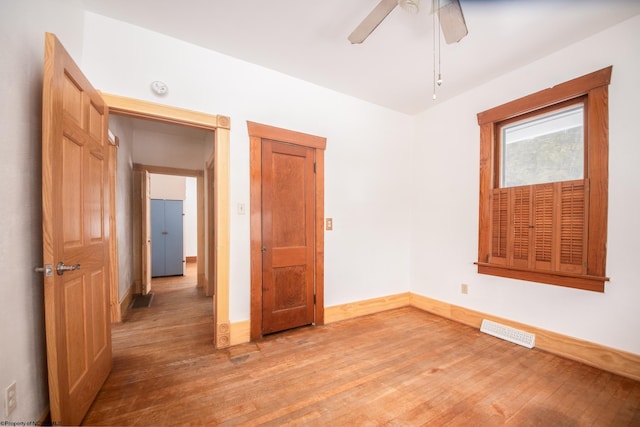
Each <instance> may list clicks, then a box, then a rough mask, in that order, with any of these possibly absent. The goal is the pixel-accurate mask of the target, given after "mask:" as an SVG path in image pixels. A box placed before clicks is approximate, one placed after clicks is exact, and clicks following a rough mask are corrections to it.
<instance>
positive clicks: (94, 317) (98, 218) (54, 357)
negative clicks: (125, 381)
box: [42, 34, 111, 425]
mask: <svg viewBox="0 0 640 427" xmlns="http://www.w3.org/2000/svg"><path fill="white" fill-rule="evenodd" d="M107 127H108V110H107V107H106V105H105V104H104V102H103V100H102V98H101V97H100V95H99V94H98V92H97V91H96V90H95V89H94V88H93V87H92V86H91V84H90V83H89V81H88V80H87V79H86V78H85V77H84V75H83V74H82V72H81V71H80V69H79V68H78V67H77V66H76V65H75V63H74V62H73V60H72V59H71V57H70V56H69V54H68V53H67V52H66V50H65V49H64V47H63V46H62V44H61V43H60V42H59V41H58V39H57V38H56V37H55V36H54V35H53V34H47V35H46V37H45V69H44V82H43V118H42V133H43V137H42V203H43V214H42V223H43V224H42V225H43V242H44V245H43V257H44V263H45V266H47V265H51V266H53V269H54V271H53V273H52V274H46V273H45V279H44V287H45V293H44V294H45V295H44V298H45V322H46V337H47V362H48V370H49V400H50V408H51V419H52V421H53V422H54V423H58V424H64V425H78V424H79V423H80V422H81V421H82V418H83V417H84V415H85V413H86V411H87V409H88V408H89V406H90V405H91V403H92V402H93V400H94V398H95V396H96V395H97V393H98V391H99V390H100V387H101V386H102V384H103V383H104V380H105V379H106V378H107V375H108V374H109V371H110V370H111V324H110V321H109V262H108V259H109V258H108V256H109V254H108V251H109V244H108V243H109V218H108V212H109V209H108V208H109V191H108V189H109V187H108V151H107V150H108V147H107ZM58 263H64V264H66V265H67V266H68V267H70V266H77V265H79V268H78V269H76V270H74V271H66V272H62V271H60V273H62V274H57V273H56V266H57V265H58Z"/></svg>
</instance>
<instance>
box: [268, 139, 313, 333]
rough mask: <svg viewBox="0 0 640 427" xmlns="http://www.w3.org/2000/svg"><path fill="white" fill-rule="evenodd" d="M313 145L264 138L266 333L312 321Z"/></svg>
mask: <svg viewBox="0 0 640 427" xmlns="http://www.w3.org/2000/svg"><path fill="white" fill-rule="evenodd" d="M314 199H315V177H314V150H313V149H312V148H308V147H302V146H295V145H289V144H284V143H280V142H276V141H270V140H263V142H262V232H263V235H262V243H263V248H262V251H263V264H262V265H263V278H262V279H263V281H262V292H263V294H262V333H263V334H267V333H272V332H277V331H282V330H285V329H290V328H294V327H297V326H302V325H308V324H311V323H313V322H314V289H315V270H314V265H315V264H314V261H315V259H314V254H315V241H314V235H315V233H314V227H315V221H314V216H315V210H314V209H315V205H314Z"/></svg>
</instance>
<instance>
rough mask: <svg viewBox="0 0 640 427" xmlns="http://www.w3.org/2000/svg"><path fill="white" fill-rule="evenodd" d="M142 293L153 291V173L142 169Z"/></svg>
mask: <svg viewBox="0 0 640 427" xmlns="http://www.w3.org/2000/svg"><path fill="white" fill-rule="evenodd" d="M141 202H142V227H141V228H142V294H143V295H147V294H148V293H149V292H151V174H150V173H149V171H146V170H145V171H142V201H141Z"/></svg>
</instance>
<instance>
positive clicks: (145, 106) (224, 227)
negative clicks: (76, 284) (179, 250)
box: [101, 93, 231, 348]
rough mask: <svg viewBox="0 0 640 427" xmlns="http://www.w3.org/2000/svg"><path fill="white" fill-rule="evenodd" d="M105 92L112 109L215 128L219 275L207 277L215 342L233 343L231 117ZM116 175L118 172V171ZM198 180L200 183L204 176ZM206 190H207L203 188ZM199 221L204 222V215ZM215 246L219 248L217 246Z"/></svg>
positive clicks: (218, 344) (214, 215) (214, 221)
mask: <svg viewBox="0 0 640 427" xmlns="http://www.w3.org/2000/svg"><path fill="white" fill-rule="evenodd" d="M101 96H102V98H103V99H104V101H105V103H106V104H107V106H108V108H109V112H110V113H115V114H120V115H124V116H130V117H137V118H142V119H150V120H155V121H160V122H166V123H174V124H179V125H184V126H190V127H196V128H200V129H205V130H210V131H212V132H214V135H215V138H214V149H213V151H214V165H213V169H214V174H215V175H214V181H215V182H216V191H215V192H214V195H213V206H214V209H213V212H212V215H211V214H210V215H208V219H207V222H208V223H209V224H211V225H213V224H215V227H216V233H215V241H214V242H212V244H211V245H209V248H210V250H209V252H215V253H214V255H213V256H214V258H215V264H216V267H217V268H216V269H215V273H214V274H215V277H208V278H207V279H208V280H210V281H213V283H214V287H217V289H214V293H215V295H216V297H215V298H214V302H213V304H214V307H213V319H214V324H215V334H214V344H215V346H216V348H223V347H228V346H229V343H230V328H229V298H228V296H229V242H230V232H229V226H230V225H229V222H230V209H229V207H230V204H229V203H230V202H229V144H230V130H231V120H230V119H229V117H227V116H221V115H211V114H206V113H201V112H196V111H190V110H185V109H182V108H177V107H171V106H168V105H161V104H156V103H152V102H148V101H142V100H138V99H132V98H126V97H122V96H118V95H111V94H107V93H102V94H101ZM150 172H151V171H150ZM163 173H164V172H163ZM113 175H114V176H115V174H113ZM110 176H111V174H110ZM198 184H200V180H199V181H198ZM114 185H115V184H114ZM198 188H200V186H199V187H198ZM200 192H201V190H198V193H199V194H200ZM202 194H205V193H204V192H203V193H202ZM199 218H200V217H199ZM203 220H204V218H203ZM198 222H199V223H200V219H199V221H198ZM205 235H206V234H205ZM201 247H202V249H201ZM203 248H204V245H200V244H198V257H200V251H201V250H202V256H203V258H202V259H204V257H205V256H206V255H205V254H204V249H203ZM213 248H215V250H214V249H213ZM111 261H112V262H115V263H116V264H117V262H118V259H117V254H115V259H112V260H111ZM205 274H206V273H205ZM114 288H115V300H116V303H118V301H117V300H118V298H119V289H118V284H117V282H116V283H111V290H112V297H111V298H112V303H113V298H114V296H113V295H114V292H113V291H114Z"/></svg>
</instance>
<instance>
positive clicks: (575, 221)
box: [559, 180, 587, 274]
mask: <svg viewBox="0 0 640 427" xmlns="http://www.w3.org/2000/svg"><path fill="white" fill-rule="evenodd" d="M559 187H560V191H559V193H560V194H559V198H560V215H559V216H560V218H559V220H560V226H559V228H560V243H559V246H560V247H559V261H560V266H559V269H560V271H565V272H572V273H581V274H584V273H586V254H587V253H586V249H587V248H586V244H585V242H586V237H587V230H586V227H585V225H586V224H587V218H586V215H587V209H586V204H587V201H586V197H585V181H584V180H580V181H565V182H561V183H559Z"/></svg>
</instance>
